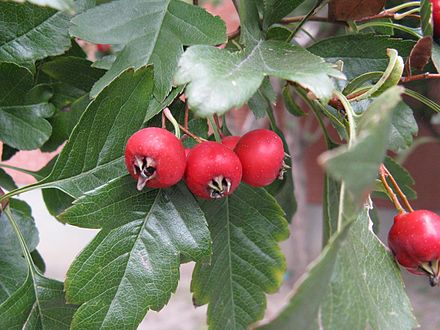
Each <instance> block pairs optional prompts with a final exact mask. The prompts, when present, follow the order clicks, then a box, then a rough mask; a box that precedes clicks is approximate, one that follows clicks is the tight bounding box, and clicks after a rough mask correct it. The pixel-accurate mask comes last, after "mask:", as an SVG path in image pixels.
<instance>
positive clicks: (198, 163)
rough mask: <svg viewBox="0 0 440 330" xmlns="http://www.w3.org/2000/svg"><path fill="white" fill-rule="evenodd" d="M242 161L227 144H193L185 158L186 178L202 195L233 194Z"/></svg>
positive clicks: (199, 194) (191, 186)
mask: <svg viewBox="0 0 440 330" xmlns="http://www.w3.org/2000/svg"><path fill="white" fill-rule="evenodd" d="M241 173H242V171H241V163H240V160H239V159H238V157H237V155H236V154H235V153H234V152H233V151H232V150H231V149H229V148H228V147H226V146H224V145H223V144H220V143H217V142H210V141H207V142H202V143H200V144H198V145H196V146H195V147H194V148H193V149H192V150H191V152H190V153H189V155H188V158H187V161H186V171H185V181H186V184H187V185H188V188H189V190H191V191H192V192H193V194H194V195H196V196H198V197H201V198H207V199H212V198H222V197H224V196H227V195H230V194H232V192H233V191H234V190H235V189H237V187H238V185H239V184H240V180H241Z"/></svg>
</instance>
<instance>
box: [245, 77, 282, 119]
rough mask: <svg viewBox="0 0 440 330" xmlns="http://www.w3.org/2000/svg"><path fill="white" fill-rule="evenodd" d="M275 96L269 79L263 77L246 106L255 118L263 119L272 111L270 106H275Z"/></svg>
mask: <svg viewBox="0 0 440 330" xmlns="http://www.w3.org/2000/svg"><path fill="white" fill-rule="evenodd" d="M276 98H277V95H276V93H275V91H274V90H273V87H272V84H271V83H270V79H269V77H265V78H264V80H263V83H262V84H261V86H260V88H258V90H257V91H256V92H255V94H254V95H253V96H252V97H251V98H250V99H249V101H248V106H249V109H251V110H252V112H253V113H254V115H255V117H256V118H263V117H265V116H266V113H267V112H268V111H272V105H275V102H276Z"/></svg>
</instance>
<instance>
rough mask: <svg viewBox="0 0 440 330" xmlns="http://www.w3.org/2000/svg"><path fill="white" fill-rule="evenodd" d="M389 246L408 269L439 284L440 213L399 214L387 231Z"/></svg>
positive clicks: (415, 212)
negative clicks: (439, 214)
mask: <svg viewBox="0 0 440 330" xmlns="http://www.w3.org/2000/svg"><path fill="white" fill-rule="evenodd" d="M388 245H389V247H390V249H391V251H393V254H394V256H395V257H396V260H397V261H398V263H399V264H401V265H402V266H403V267H405V268H406V269H408V271H410V272H412V273H414V274H418V275H427V276H428V277H429V280H430V283H431V285H432V286H436V285H438V283H439V260H440V216H438V215H437V214H435V213H433V212H431V211H427V210H417V211H413V212H410V213H402V214H398V215H396V216H395V217H394V224H393V226H392V227H391V230H390V232H389V234H388Z"/></svg>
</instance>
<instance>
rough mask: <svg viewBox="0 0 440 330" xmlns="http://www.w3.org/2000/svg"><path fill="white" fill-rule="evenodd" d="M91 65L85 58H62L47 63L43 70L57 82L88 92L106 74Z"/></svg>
mask: <svg viewBox="0 0 440 330" xmlns="http://www.w3.org/2000/svg"><path fill="white" fill-rule="evenodd" d="M91 64H92V62H90V61H88V60H86V59H84V58H80V57H73V56H61V57H58V58H55V59H54V60H53V61H49V62H45V63H44V64H43V65H42V66H41V70H42V71H43V72H44V73H45V74H47V75H48V76H49V77H51V78H53V79H55V80H59V81H61V82H64V83H66V84H69V85H71V86H74V87H76V88H78V89H81V90H83V91H85V92H88V91H90V89H91V88H92V87H93V85H94V84H95V83H96V81H98V80H99V78H101V77H102V76H103V75H104V73H105V71H104V70H101V69H96V68H93V67H91Z"/></svg>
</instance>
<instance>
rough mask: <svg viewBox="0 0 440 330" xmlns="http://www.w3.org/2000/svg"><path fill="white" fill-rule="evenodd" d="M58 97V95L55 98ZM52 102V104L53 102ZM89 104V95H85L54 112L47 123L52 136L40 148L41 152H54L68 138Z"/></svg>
mask: <svg viewBox="0 0 440 330" xmlns="http://www.w3.org/2000/svg"><path fill="white" fill-rule="evenodd" d="M58 96H59V95H57V96H56V97H58ZM52 101H53V102H54V100H52ZM69 101H70V100H69ZM89 102H90V100H89V95H88V94H86V95H84V96H81V97H80V98H78V99H76V100H75V101H73V103H71V104H69V105H68V106H64V107H62V108H61V109H60V108H58V109H57V110H56V112H55V114H54V115H53V116H52V117H51V118H49V123H50V125H51V126H52V135H51V136H50V138H49V140H48V141H46V143H45V144H44V145H43V146H42V147H41V150H42V151H44V152H47V151H54V150H56V149H57V148H58V147H59V146H60V145H61V144H63V143H64V142H65V141H66V140H67V139H68V138H69V136H70V134H71V133H72V130H73V128H74V127H75V125H76V124H77V123H78V121H79V119H80V118H81V115H82V114H83V113H84V111H85V110H86V108H87V106H88V105H89Z"/></svg>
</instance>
